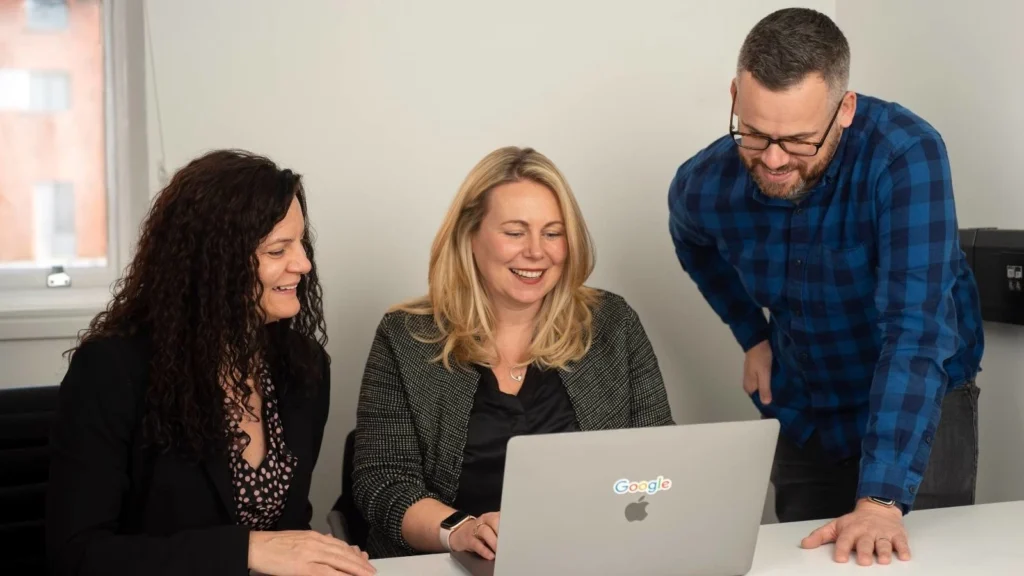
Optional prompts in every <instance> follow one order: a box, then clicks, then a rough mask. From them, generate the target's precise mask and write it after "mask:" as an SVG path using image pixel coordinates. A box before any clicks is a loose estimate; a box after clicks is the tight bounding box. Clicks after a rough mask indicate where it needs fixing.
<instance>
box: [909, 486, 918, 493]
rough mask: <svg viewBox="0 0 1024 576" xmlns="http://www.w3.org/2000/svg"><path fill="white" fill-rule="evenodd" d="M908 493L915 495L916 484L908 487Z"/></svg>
mask: <svg viewBox="0 0 1024 576" xmlns="http://www.w3.org/2000/svg"><path fill="white" fill-rule="evenodd" d="M910 493H911V494H917V484H911V485H910Z"/></svg>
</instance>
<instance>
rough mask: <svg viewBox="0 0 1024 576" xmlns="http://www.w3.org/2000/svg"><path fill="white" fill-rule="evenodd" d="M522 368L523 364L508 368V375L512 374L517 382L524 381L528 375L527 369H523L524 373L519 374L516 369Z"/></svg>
mask: <svg viewBox="0 0 1024 576" xmlns="http://www.w3.org/2000/svg"><path fill="white" fill-rule="evenodd" d="M520 368H523V367H522V366H514V367H512V368H509V369H508V375H509V376H511V377H512V379H513V380H515V381H516V382H522V381H523V378H525V377H526V370H525V369H523V373H522V374H518V375H517V374H516V370H518V369H520Z"/></svg>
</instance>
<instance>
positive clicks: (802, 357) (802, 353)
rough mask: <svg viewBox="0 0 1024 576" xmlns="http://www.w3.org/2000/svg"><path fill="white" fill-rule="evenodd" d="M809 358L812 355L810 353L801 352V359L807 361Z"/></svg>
mask: <svg viewBox="0 0 1024 576" xmlns="http://www.w3.org/2000/svg"><path fill="white" fill-rule="evenodd" d="M808 358H810V355H808V354H807V352H801V353H800V359H801V360H803V361H805V362H806V361H807V359H808Z"/></svg>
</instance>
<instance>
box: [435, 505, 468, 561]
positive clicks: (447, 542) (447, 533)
mask: <svg viewBox="0 0 1024 576" xmlns="http://www.w3.org/2000/svg"><path fill="white" fill-rule="evenodd" d="M470 520H476V517H475V516H471V515H469V514H466V515H465V516H463V517H462V519H460V520H458V521H457V522H455V523H454V524H451V525H450V526H451V527H449V528H446V527H445V524H446V523H447V519H446V520H445V521H442V522H441V530H440V532H439V533H438V537H439V538H440V540H441V547H442V548H444V549H445V551H446V552H451V551H452V545H451V539H452V532H455V531H456V530H458V528H459V526H462V525H463V524H465V523H466V522H469V521H470Z"/></svg>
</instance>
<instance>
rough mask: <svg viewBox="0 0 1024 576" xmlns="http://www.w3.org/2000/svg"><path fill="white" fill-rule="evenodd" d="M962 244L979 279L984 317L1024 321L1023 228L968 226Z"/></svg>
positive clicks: (979, 292)
mask: <svg viewBox="0 0 1024 576" xmlns="http://www.w3.org/2000/svg"><path fill="white" fill-rule="evenodd" d="M960 248H961V249H962V250H963V251H964V253H966V254H967V262H968V264H969V265H970V266H971V269H972V270H973V271H974V276H975V278H976V279H977V281H978V294H979V296H980V298H981V317H982V319H984V320H986V321H988V322H1002V323H1006V324H1024V230H1000V229H998V228H966V229H963V230H960Z"/></svg>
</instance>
